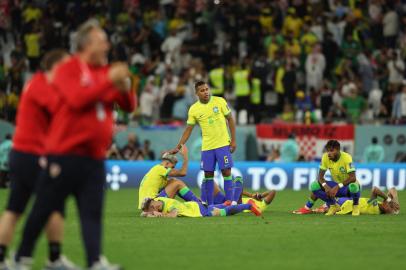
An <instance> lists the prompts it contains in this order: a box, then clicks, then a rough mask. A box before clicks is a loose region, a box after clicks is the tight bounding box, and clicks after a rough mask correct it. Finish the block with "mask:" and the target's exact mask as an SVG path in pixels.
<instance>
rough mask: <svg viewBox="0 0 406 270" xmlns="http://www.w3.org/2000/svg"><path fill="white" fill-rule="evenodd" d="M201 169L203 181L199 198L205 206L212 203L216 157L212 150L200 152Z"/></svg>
mask: <svg viewBox="0 0 406 270" xmlns="http://www.w3.org/2000/svg"><path fill="white" fill-rule="evenodd" d="M201 169H202V170H203V171H204V179H203V182H202V186H201V197H202V200H203V199H205V200H203V202H205V203H206V204H207V205H212V204H213V201H214V171H215V169H216V156H215V152H214V150H208V151H202V160H201Z"/></svg>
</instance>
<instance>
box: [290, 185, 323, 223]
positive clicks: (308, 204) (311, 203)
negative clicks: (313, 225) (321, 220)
mask: <svg viewBox="0 0 406 270" xmlns="http://www.w3.org/2000/svg"><path fill="white" fill-rule="evenodd" d="M319 188H320V184H319V182H318V181H314V182H312V183H311V184H310V190H311V191H312V192H311V193H310V196H309V198H308V199H307V202H306V204H305V205H304V206H303V207H301V208H299V209H298V210H294V211H293V213H294V214H299V215H305V214H311V213H313V212H312V207H313V206H314V204H315V202H316V201H317V199H318V197H317V196H316V195H315V194H314V193H313V190H318V189H319Z"/></svg>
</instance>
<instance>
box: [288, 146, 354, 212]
mask: <svg viewBox="0 0 406 270" xmlns="http://www.w3.org/2000/svg"><path fill="white" fill-rule="evenodd" d="M325 149H326V151H327V152H326V153H324V154H323V157H322V160H321V164H320V170H319V180H318V181H316V182H313V183H312V184H311V186H310V189H311V191H312V193H313V195H314V196H311V197H310V198H309V200H308V201H307V203H306V205H305V206H304V207H302V208H300V209H299V210H296V211H294V213H297V214H309V213H312V211H311V208H312V207H313V205H314V202H315V200H314V199H313V198H318V199H321V200H323V201H324V202H326V203H327V206H328V207H329V210H328V211H327V213H326V215H327V216H331V215H334V214H335V213H336V212H338V211H340V205H338V204H337V203H336V200H335V198H336V197H350V198H351V199H352V200H353V211H352V215H353V216H358V215H359V206H358V204H359V198H360V195H361V187H360V184H359V183H358V181H357V179H356V178H355V168H354V167H353V164H352V157H351V155H350V154H348V153H346V152H344V151H341V150H340V143H339V142H338V141H336V140H330V141H328V142H327V144H326V147H325ZM327 170H330V173H331V178H332V180H333V181H326V180H325V179H324V175H325V173H326V171H327Z"/></svg>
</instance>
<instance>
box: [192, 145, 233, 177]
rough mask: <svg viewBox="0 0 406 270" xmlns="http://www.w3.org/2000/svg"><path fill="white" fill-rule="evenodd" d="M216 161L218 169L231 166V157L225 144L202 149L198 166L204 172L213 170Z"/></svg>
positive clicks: (228, 147)
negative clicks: (210, 148)
mask: <svg viewBox="0 0 406 270" xmlns="http://www.w3.org/2000/svg"><path fill="white" fill-rule="evenodd" d="M216 162H217V164H218V167H219V169H220V170H224V169H229V168H232V167H233V158H232V156H231V152H230V146H229V145H226V146H223V147H220V148H216V149H212V150H207V151H202V161H201V165H200V168H201V169H202V170H203V171H205V172H214V171H215V170H216Z"/></svg>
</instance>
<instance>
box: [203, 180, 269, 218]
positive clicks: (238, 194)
mask: <svg viewBox="0 0 406 270" xmlns="http://www.w3.org/2000/svg"><path fill="white" fill-rule="evenodd" d="M235 181H236V182H239V183H241V187H242V183H243V179H242V177H240V176H237V177H235ZM202 195H203V196H204V194H202ZM275 195H276V191H275V190H269V191H266V192H263V193H258V192H256V193H250V192H248V191H245V190H243V189H242V188H241V189H240V188H239V186H234V197H235V198H239V199H237V201H238V203H240V204H241V203H242V204H244V203H248V202H249V201H250V200H251V201H253V202H254V203H255V204H256V205H257V206H258V208H259V209H261V211H264V210H265V209H266V208H267V207H268V205H270V204H271V203H272V201H273V199H274V198H275ZM203 196H202V197H203ZM202 201H204V198H202ZM228 202H229V201H227V200H226V197H225V195H224V193H223V192H222V191H221V189H220V187H219V186H218V185H217V183H215V184H214V204H222V203H226V205H227V204H228Z"/></svg>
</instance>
